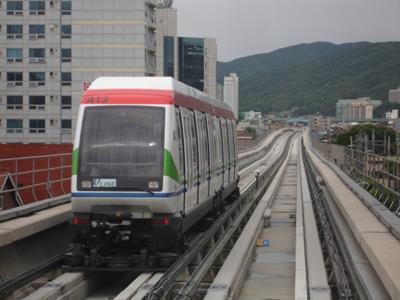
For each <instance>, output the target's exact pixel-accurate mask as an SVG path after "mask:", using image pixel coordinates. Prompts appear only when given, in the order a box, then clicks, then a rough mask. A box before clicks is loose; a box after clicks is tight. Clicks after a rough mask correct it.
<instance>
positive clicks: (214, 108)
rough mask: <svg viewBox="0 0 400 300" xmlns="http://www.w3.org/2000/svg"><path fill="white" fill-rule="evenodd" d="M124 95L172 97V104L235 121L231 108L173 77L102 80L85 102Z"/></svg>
mask: <svg viewBox="0 0 400 300" xmlns="http://www.w3.org/2000/svg"><path fill="white" fill-rule="evenodd" d="M125 93H129V94H130V95H134V94H141V95H142V94H143V93H145V94H149V93H154V94H163V95H169V96H170V97H169V98H170V101H171V100H172V101H173V103H170V104H176V105H179V106H183V107H187V108H191V109H197V110H200V111H203V112H208V113H211V114H213V115H218V116H224V117H229V118H231V119H234V115H233V112H232V109H231V108H230V107H229V105H227V104H226V103H223V102H221V101H219V100H217V99H215V98H213V97H210V96H208V95H207V94H205V93H203V92H201V91H199V90H197V89H195V88H192V87H190V86H188V85H186V84H184V83H182V82H180V81H178V80H175V79H174V78H172V77H99V78H97V79H96V80H95V81H93V82H92V83H91V85H90V87H89V88H88V90H87V91H86V92H85V93H84V95H83V99H82V103H90V102H88V101H85V99H86V100H87V99H88V98H90V97H91V96H94V95H100V94H102V95H105V94H113V95H115V94H118V95H123V94H125ZM100 103H101V102H100ZM124 103H128V102H124Z"/></svg>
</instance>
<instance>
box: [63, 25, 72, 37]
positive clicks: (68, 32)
mask: <svg viewBox="0 0 400 300" xmlns="http://www.w3.org/2000/svg"><path fill="white" fill-rule="evenodd" d="M71 33H72V29H71V25H61V38H62V39H70V38H71Z"/></svg>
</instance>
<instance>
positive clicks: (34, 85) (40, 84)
mask: <svg viewBox="0 0 400 300" xmlns="http://www.w3.org/2000/svg"><path fill="white" fill-rule="evenodd" d="M45 84H46V82H44V81H30V82H29V86H30V87H37V86H45Z"/></svg>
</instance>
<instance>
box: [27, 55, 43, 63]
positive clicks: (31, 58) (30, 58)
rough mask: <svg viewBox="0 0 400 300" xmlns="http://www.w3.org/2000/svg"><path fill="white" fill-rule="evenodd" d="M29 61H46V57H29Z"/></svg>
mask: <svg viewBox="0 0 400 300" xmlns="http://www.w3.org/2000/svg"><path fill="white" fill-rule="evenodd" d="M28 62H29V63H34V64H38V63H45V62H46V59H45V58H44V57H29V59H28Z"/></svg>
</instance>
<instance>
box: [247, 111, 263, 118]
mask: <svg viewBox="0 0 400 300" xmlns="http://www.w3.org/2000/svg"><path fill="white" fill-rule="evenodd" d="M261 118H262V114H261V112H256V111H252V110H251V111H246V112H245V113H244V119H245V120H246V121H247V120H252V119H261Z"/></svg>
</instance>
